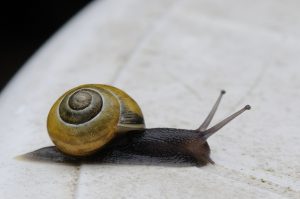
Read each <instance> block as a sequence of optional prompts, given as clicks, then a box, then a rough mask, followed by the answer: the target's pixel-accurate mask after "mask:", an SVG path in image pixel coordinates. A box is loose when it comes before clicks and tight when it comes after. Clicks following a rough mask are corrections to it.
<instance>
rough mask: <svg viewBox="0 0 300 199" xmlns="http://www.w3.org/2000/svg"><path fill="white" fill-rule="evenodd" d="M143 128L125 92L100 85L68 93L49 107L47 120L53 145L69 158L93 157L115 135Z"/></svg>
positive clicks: (79, 88) (140, 112) (135, 105)
mask: <svg viewBox="0 0 300 199" xmlns="http://www.w3.org/2000/svg"><path fill="white" fill-rule="evenodd" d="M144 127H145V124H144V119H143V114H142V111H141V109H140V107H139V106H138V104H137V103H136V102H135V101H134V100H133V99H132V98H131V97H130V96H129V95H128V94H126V93H125V92H124V91H122V90H120V89H118V88H115V87H112V86H108V85H102V84H88V85H82V86H79V87H76V88H74V89H71V90H70V91H67V92H66V93H65V94H64V95H63V96H61V97H60V98H59V99H58V100H57V101H56V102H55V104H54V105H53V106H52V108H51V110H50V112H49V115H48V121H47V128H48V133H49V136H50V138H51V140H52V141H53V143H54V144H55V145H56V146H57V147H58V149H59V150H61V151H62V152H64V153H66V154H69V155H72V156H85V155H89V154H92V153H94V152H96V151H98V150H99V149H101V148H102V147H103V146H104V145H105V144H106V143H108V142H109V141H110V140H111V139H113V138H114V137H115V136H116V134H120V133H127V132H130V131H133V130H140V129H143V128H144Z"/></svg>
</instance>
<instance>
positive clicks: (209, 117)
mask: <svg viewBox="0 0 300 199" xmlns="http://www.w3.org/2000/svg"><path fill="white" fill-rule="evenodd" d="M225 93H226V91H225V90H221V93H220V95H219V97H218V99H217V101H216V102H215V104H214V106H213V107H212V109H211V111H210V113H209V114H208V116H207V117H206V119H205V120H204V122H203V123H202V124H201V126H200V127H199V128H198V129H197V130H198V131H205V130H206V129H207V127H208V126H209V124H210V122H211V121H212V119H213V117H214V115H215V113H216V111H217V109H218V106H219V104H220V102H221V99H222V97H223V95H224V94H225Z"/></svg>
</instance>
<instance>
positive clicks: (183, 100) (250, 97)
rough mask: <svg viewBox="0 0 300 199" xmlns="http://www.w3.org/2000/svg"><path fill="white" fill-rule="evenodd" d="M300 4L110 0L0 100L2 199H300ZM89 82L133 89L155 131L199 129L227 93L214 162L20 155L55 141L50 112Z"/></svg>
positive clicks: (81, 19) (65, 34)
mask: <svg viewBox="0 0 300 199" xmlns="http://www.w3.org/2000/svg"><path fill="white" fill-rule="evenodd" d="M299 6H300V3H299V1H296V0H288V1H280V0H273V1H271V0H263V1H250V0H249V1H238V0H229V1H218V0H213V1H212V0H201V1H200V0H186V1H172V0H152V1H146V0H144V1H141V0H123V1H117V0H103V1H96V2H94V3H93V4H91V5H90V6H89V7H88V8H86V9H85V10H84V11H82V12H81V13H80V14H79V15H77V16H76V17H75V18H74V19H73V20H72V21H71V22H69V23H68V24H67V25H66V26H65V27H64V28H63V29H62V30H60V31H59V32H58V34H56V35H55V36H54V37H53V38H52V39H51V40H50V41H49V42H47V43H46V44H45V45H44V47H43V48H42V49H40V50H39V52H38V53H36V54H35V56H34V57H33V58H32V59H30V61H29V62H28V63H27V64H26V65H25V66H24V67H23V69H22V70H21V71H20V72H19V73H18V74H17V75H16V76H15V78H14V79H13V80H12V81H11V82H10V84H9V85H8V86H7V87H6V89H5V90H4V91H3V92H2V93H1V96H0V110H1V112H0V133H1V136H0V138H1V145H0V176H1V178H0V198H6V199H7V198H8V199H9V198H200V197H201V198H206V199H208V198H295V199H296V198H300V133H299V127H300V126H299V118H300V106H299V98H300V92H299V91H300V78H299V77H300V76H299V75H300V67H299V63H300V57H299V53H300V40H299V34H300V25H299V24H300V12H299ZM84 83H106V84H112V85H115V86H117V87H120V88H122V89H123V90H125V91H126V92H128V93H129V94H130V95H131V96H132V97H134V98H135V99H136V101H138V102H139V104H140V105H141V107H142V110H143V112H144V116H145V119H146V123H147V126H148V127H158V126H163V127H178V128H189V129H190V128H196V127H198V125H199V124H200V122H201V121H202V120H203V119H204V118H205V116H206V114H207V113H208V111H209V109H210V107H211V106H212V104H213V102H214V101H215V99H216V97H217V95H218V92H219V90H220V89H222V88H224V89H226V90H227V91H228V94H226V96H225V97H224V101H223V102H222V105H221V106H220V109H219V112H218V113H217V116H216V119H215V120H214V123H215V122H216V121H217V120H219V119H221V118H223V117H225V116H227V115H228V114H230V113H231V112H233V111H234V110H236V109H238V108H240V107H241V106H242V105H244V104H246V103H249V104H251V105H252V106H253V110H252V111H249V112H247V113H245V114H244V115H243V116H242V117H240V118H238V119H237V120H235V121H234V122H233V123H231V124H230V125H228V126H227V127H225V128H224V129H222V131H221V132H219V133H218V134H217V135H215V136H213V137H212V138H210V139H209V143H210V146H211V148H212V159H213V160H214V161H215V162H216V165H215V166H212V165H208V166H206V167H202V168H195V167H187V168H172V167H157V166H118V165H81V166H80V167H77V166H70V165H62V164H49V163H47V164H46V163H37V162H23V161H19V160H16V159H14V157H16V156H18V155H20V154H23V153H26V152H30V151H33V150H36V149H39V148H41V147H44V146H48V145H52V143H51V141H50V139H49V138H48V135H47V131H46V117H47V113H48V111H49V109H50V107H51V105H52V103H53V102H54V101H55V100H56V99H57V98H58V97H59V96H60V95H61V94H62V93H63V92H64V91H66V90H68V89H70V88H72V87H74V86H77V85H79V84H84Z"/></svg>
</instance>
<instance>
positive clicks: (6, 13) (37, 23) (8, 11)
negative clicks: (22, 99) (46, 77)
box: [0, 0, 91, 92]
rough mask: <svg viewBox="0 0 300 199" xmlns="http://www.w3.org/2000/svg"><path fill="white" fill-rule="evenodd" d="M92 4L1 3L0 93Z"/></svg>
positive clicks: (82, 0) (71, 0)
mask: <svg viewBox="0 0 300 199" xmlns="http://www.w3.org/2000/svg"><path fill="white" fill-rule="evenodd" d="M90 1H91V0H60V1H58V0H51V1H13V0H12V1H9V2H6V3H0V5H1V7H0V12H1V18H0V25H1V26H0V27H1V29H0V42H1V45H0V92H1V90H2V89H3V87H4V86H5V85H6V84H7V82H8V81H9V80H10V78H11V77H12V76H13V75H14V74H15V73H16V72H17V71H18V69H19V68H20V67H21V66H22V65H23V64H24V63H25V62H26V60H27V59H28V58H29V57H30V56H31V55H32V54H33V53H34V52H35V51H36V50H37V49H38V48H39V47H40V46H41V45H42V44H43V43H44V42H45V41H46V40H47V39H48V38H49V37H50V36H51V35H52V34H53V33H54V32H55V31H57V30H58V29H59V28H60V27H61V26H62V25H63V24H64V23H65V22H66V21H68V19H70V18H71V17H72V16H73V15H75V14H76V13H77V12H78V11H79V10H80V9H82V8H83V7H84V6H85V5H87V4H88V3H89V2H90Z"/></svg>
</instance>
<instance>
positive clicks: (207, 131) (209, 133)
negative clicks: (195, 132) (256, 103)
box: [202, 105, 251, 140]
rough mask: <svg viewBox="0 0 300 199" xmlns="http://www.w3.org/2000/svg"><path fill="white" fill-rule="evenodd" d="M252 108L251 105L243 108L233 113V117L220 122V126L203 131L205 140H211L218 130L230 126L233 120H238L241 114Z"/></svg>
mask: <svg viewBox="0 0 300 199" xmlns="http://www.w3.org/2000/svg"><path fill="white" fill-rule="evenodd" d="M250 109H251V106H250V105H246V106H245V107H244V108H242V109H241V110H239V111H237V112H235V113H233V114H232V115H230V116H229V117H227V118H225V119H224V120H223V121H221V122H219V123H218V124H216V125H215V126H213V127H211V128H209V129H207V130H205V131H203V132H202V133H203V137H202V138H204V139H205V140H206V139H207V138H209V137H210V136H211V135H213V134H214V133H215V132H217V131H218V130H220V129H221V128H222V127H224V126H225V125H226V124H228V123H229V122H230V121H231V120H233V119H234V118H236V117H237V116H239V115H240V114H242V113H243V112H244V111H246V110H250Z"/></svg>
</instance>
